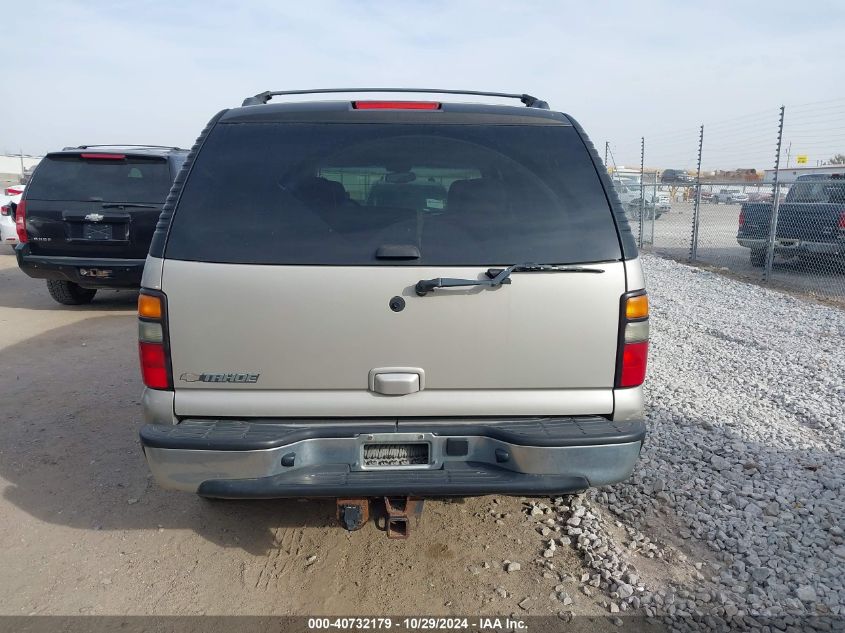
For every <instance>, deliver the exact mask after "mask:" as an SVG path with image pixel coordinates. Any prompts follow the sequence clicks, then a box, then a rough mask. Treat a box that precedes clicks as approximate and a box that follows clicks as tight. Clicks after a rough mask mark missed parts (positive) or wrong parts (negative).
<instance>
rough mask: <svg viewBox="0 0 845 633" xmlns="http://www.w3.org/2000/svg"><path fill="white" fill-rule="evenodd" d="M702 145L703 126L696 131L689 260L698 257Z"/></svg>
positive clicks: (692, 260)
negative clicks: (696, 160)
mask: <svg viewBox="0 0 845 633" xmlns="http://www.w3.org/2000/svg"><path fill="white" fill-rule="evenodd" d="M703 147H704V126H703V125H702V126H701V128H699V131H698V167H697V169H696V173H695V204H694V205H693V208H692V237H691V238H690V245H689V260H690V261H691V262H694V261H695V260H696V259H697V258H698V223H699V213H700V212H701V150H702V148H703Z"/></svg>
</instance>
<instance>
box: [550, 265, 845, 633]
mask: <svg viewBox="0 0 845 633" xmlns="http://www.w3.org/2000/svg"><path fill="white" fill-rule="evenodd" d="M643 263H644V266H645V270H646V275H647V283H648V286H649V292H650V296H651V300H652V346H651V350H650V358H649V363H650V367H649V378H648V382H647V390H646V398H647V407H648V420H649V437H648V439H647V443H646V446H645V448H644V450H643V453H642V458H641V461H640V463H639V465H638V468H637V470H636V472H635V474H634V476H633V477H632V478H631V479H630V480H629V481H627V482H625V483H623V484H618V485H615V486H610V487H606V488H604V489H600V490H593V491H589V492H588V493H587V494H586V495H584V496H583V497H575V498H570V499H560V500H557V502H556V503H555V505H556V506H557V511H558V516H559V524H560V525H562V526H563V527H564V530H563V532H564V533H565V534H567V535H568V537H569V538H570V539H572V540H573V542H574V544H575V547H576V549H577V550H578V552H579V554H580V555H581V557H582V559H583V563H584V566H585V567H586V571H585V573H584V575H583V576H582V578H581V579H580V580H581V581H582V590H583V591H585V592H588V593H589V592H591V589H590V587H595V588H598V589H600V590H602V591H603V592H604V593H605V594H606V595H607V597H608V598H609V600H608V601H607V603H606V606H607V608H608V610H609V612H611V613H616V612H618V611H620V610H626V609H628V608H636V607H641V608H642V612H643V613H645V614H646V615H649V616H662V617H664V618H666V619H667V620H668V621H670V622H672V623H673V624H675V625H678V626H679V627H680V628H684V627H689V628H691V627H692V626H693V625H695V624H699V625H701V626H703V627H705V628H709V629H715V628H725V629H727V626H728V624H729V623H730V624H731V625H733V626H736V625H737V624H738V623H742V622H744V620H743V618H744V617H745V616H762V617H764V618H765V617H767V616H770V617H776V618H777V622H778V624H779V625H782V626H781V628H783V627H785V626H787V625H790V624H791V625H795V626H798V627H801V626H807V625H808V623H811V622H815V623H816V624H818V625H819V627H820V628H827V627H829V626H834V628H835V627H836V625H838V626H842V624H843V620H845V618H843V617H841V616H845V544H844V543H845V539H843V522H845V498H843V495H842V493H843V484H845V451H843V435H845V415H843V410H845V382H843V376H845V354H843V351H845V348H843V341H844V340H845V313H843V312H842V311H839V310H837V309H834V308H828V307H824V306H820V305H817V304H812V303H807V302H805V301H801V300H799V299H795V298H793V297H790V296H788V295H784V294H780V293H776V292H772V291H769V290H766V289H762V288H759V287H756V286H752V285H748V284H745V283H741V282H737V281H734V280H731V279H727V278H725V277H721V276H719V275H716V274H714V273H710V272H706V271H701V270H699V269H695V268H691V267H687V266H683V265H680V264H678V263H675V262H671V261H668V260H663V259H659V258H656V257H650V256H645V257H644V258H643ZM614 526H615V527H617V528H618V527H622V528H624V530H625V531H624V532H623V534H622V538H621V539H620V538H618V537H617V538H616V539H614V536H613V534H612V533H611V528H612V527H614ZM646 534H648V536H646ZM651 539H656V540H658V541H663V542H664V543H666V544H667V545H668V550H669V551H668V555H667V552H666V551H664V549H663V548H662V547H659V546H657V545H655V544H654V543H652V542H651ZM626 541H627V542H626ZM634 558H637V559H638V560H643V558H645V559H648V558H658V559H664V558H665V559H666V561H667V562H670V563H671V564H672V565H674V566H678V567H680V568H684V567H686V568H687V569H686V571H687V577H686V578H685V579H683V581H682V582H675V583H673V582H671V581H669V582H667V583H665V585H666V586H663V587H648V586H644V585H643V584H642V583H641V577H640V575H639V574H638V572H637V569H636V567H635V563H633V562H632V560H633V559H634ZM692 561H695V562H692ZM810 616H826V617H827V619H826V620H823V621H818V622H816V621H814V620H812V618H811V617H810ZM831 616H832V617H831ZM836 616H840V617H836Z"/></svg>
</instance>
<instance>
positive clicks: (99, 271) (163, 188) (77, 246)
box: [15, 145, 187, 305]
mask: <svg viewBox="0 0 845 633" xmlns="http://www.w3.org/2000/svg"><path fill="white" fill-rule="evenodd" d="M186 156H187V150H182V149H179V148H175V147H158V146H147V145H132V146H129V145H120V146H117V145H80V146H79V147H67V148H65V149H63V150H61V151H59V152H51V153H50V154H47V156H45V157H44V159H43V160H42V161H41V162H40V163H39V165H38V168H37V169H36V170H35V173H34V175H33V177H32V181H31V182H30V184H29V185H28V186H27V188H26V191H25V193H24V196H23V199H22V200H21V202H20V203H19V204H18V206H17V213H16V219H15V221H16V225H17V235H18V239H19V240H20V242H21V243H20V245H19V246H18V247H17V249H16V253H17V257H18V265H19V266H20V267H21V270H23V271H24V272H25V273H26V274H27V275H29V276H30V277H35V278H37V279H46V281H47V289H48V291H49V292H50V296H51V297H53V299H55V300H56V301H58V302H59V303H63V304H65V305H77V304H81V303H88V302H90V301H91V300H92V299H93V298H94V295H95V293H96V292H97V289H98V288H137V287H138V286H140V283H141V273H142V271H143V269H144V260H145V258H146V256H147V251H148V249H149V246H150V240H151V239H152V235H153V230H154V229H155V225H156V222H157V221H158V216H159V214H160V213H161V206H162V204H163V203H164V199H165V197H167V192H168V191H169V190H170V185H171V183H172V182H173V179H174V178H175V176H176V174H177V172H178V171H179V169H180V167H181V166H182V163H184V161H185V157H186Z"/></svg>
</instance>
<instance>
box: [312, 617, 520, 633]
mask: <svg viewBox="0 0 845 633" xmlns="http://www.w3.org/2000/svg"><path fill="white" fill-rule="evenodd" d="M527 628H528V625H527V624H526V623H525V622H524V621H523V620H520V619H515V618H495V617H485V618H460V617H458V618H442V617H403V618H377V617H372V618H367V617H356V618H338V617H335V618H308V629H309V630H313V631H319V630H331V629H338V630H349V631H361V630H367V629H371V630H391V629H392V630H397V631H451V630H476V631H503V630H504V631H524V630H527Z"/></svg>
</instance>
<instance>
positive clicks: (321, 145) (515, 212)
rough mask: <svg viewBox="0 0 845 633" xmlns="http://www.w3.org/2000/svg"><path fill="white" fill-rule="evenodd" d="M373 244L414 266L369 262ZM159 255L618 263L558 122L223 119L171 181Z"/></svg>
mask: <svg viewBox="0 0 845 633" xmlns="http://www.w3.org/2000/svg"><path fill="white" fill-rule="evenodd" d="M384 245H413V246H416V247H417V248H418V249H419V252H420V257H419V258H418V259H413V260H407V261H402V260H380V259H377V258H376V252H377V251H378V249H379V247H381V246H384ZM165 257H167V258H170V259H183V260H193V261H208V262H221V263H253V264H290V265H297V264H301V265H309V264H310V265H319V264H324V265H379V264H382V265H401V264H408V265H435V266H437V265H491V264H507V263H515V262H525V261H533V262H543V263H577V262H591V261H606V260H615V259H619V258H620V257H621V254H620V246H619V239H618V237H617V233H616V228H615V224H614V221H613V217H612V212H611V210H610V207H609V204H608V201H607V198H606V196H605V193H604V189H603V187H602V185H601V182H600V180H599V178H598V175H597V173H596V170H595V167H594V165H593V163H592V161H591V159H590V156H589V153H588V151H587V149H586V147H585V146H584V143H583V141H582V140H581V138H580V137H579V136H578V134H577V132H576V131H575V129H573V128H572V127H569V126H563V125H550V126H540V125H430V124H427V123H412V124H404V123H402V124H399V123H397V124H384V123H362V124H345V123H325V124H311V123H230V124H225V123H224V124H220V125H218V126H217V127H216V128H214V129H213V130H212V132H211V133H210V135H209V137H208V138H207V139H206V141H205V144H204V145H203V148H202V150H201V151H200V153H199V155H198V157H197V159H196V162H195V164H194V166H193V168H192V170H191V173H190V176H189V177H188V180H187V182H186V183H185V185H184V189H183V191H182V194H181V197H180V200H179V203H178V206H177V209H176V211H175V214H174V216H173V219H172V222H171V228H170V233H169V237H168V242H167V245H166V248H165Z"/></svg>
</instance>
